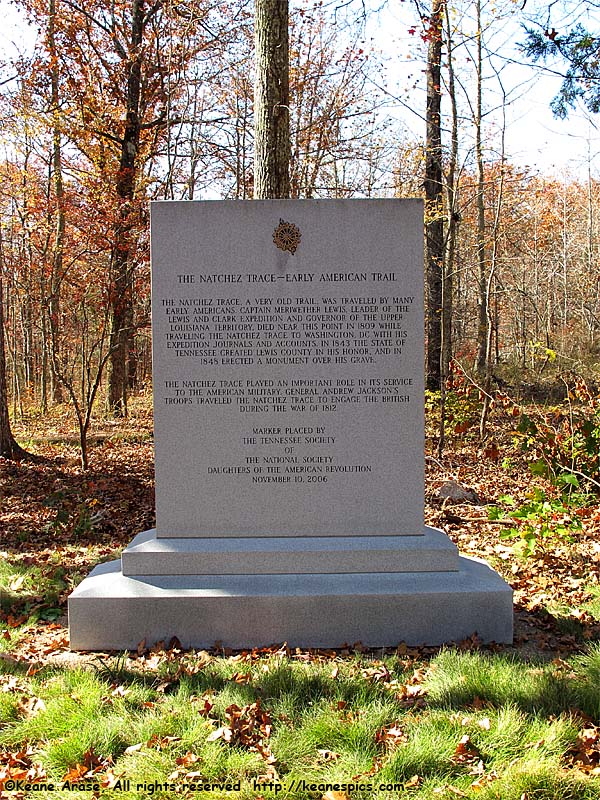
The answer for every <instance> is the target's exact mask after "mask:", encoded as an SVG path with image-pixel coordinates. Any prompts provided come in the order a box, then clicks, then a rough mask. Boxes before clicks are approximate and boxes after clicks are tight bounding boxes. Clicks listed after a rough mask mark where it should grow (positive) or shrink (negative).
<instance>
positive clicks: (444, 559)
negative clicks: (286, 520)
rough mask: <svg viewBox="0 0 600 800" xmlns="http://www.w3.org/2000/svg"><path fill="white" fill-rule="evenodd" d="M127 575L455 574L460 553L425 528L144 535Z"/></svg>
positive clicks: (128, 560) (128, 558)
mask: <svg viewBox="0 0 600 800" xmlns="http://www.w3.org/2000/svg"><path fill="white" fill-rule="evenodd" d="M121 564H122V569H123V574H124V575H127V576H129V577H133V576H138V575H263V574H278V575H281V574H288V573H293V574H302V573H305V574H310V573H353V572H363V573H364V572H452V571H456V570H458V568H459V566H458V549H457V547H456V545H455V544H454V543H453V542H451V541H450V539H449V538H448V537H447V536H446V535H445V534H444V533H442V531H439V530H436V529H435V528H430V527H427V526H425V527H424V530H423V533H422V534H419V535H416V536H298V537H295V538H287V537H258V536H252V537H238V538H225V539H217V538H215V539H208V538H199V539H184V538H181V539H171V538H157V536H156V531H155V530H154V529H153V530H149V531H145V532H144V533H140V534H139V535H138V536H136V537H135V539H134V540H133V541H132V542H131V544H130V545H129V546H128V547H127V548H126V549H125V550H124V551H123V553H122V555H121Z"/></svg>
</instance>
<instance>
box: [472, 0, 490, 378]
mask: <svg viewBox="0 0 600 800" xmlns="http://www.w3.org/2000/svg"><path fill="white" fill-rule="evenodd" d="M482 91H483V46H482V34H481V0H477V109H476V112H475V113H476V118H475V157H476V160H477V266H478V272H479V279H478V285H479V305H478V321H477V362H476V365H475V366H476V369H477V374H478V375H479V376H480V377H483V376H484V375H485V372H486V367H487V360H488V325H489V318H488V303H489V296H488V276H487V253H486V246H485V245H486V241H485V173H484V167H483V141H482V126H483V107H482Z"/></svg>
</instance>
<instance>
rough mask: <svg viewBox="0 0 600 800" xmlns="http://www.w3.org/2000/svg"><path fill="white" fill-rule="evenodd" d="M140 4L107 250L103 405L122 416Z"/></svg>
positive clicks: (136, 3)
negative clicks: (106, 356)
mask: <svg viewBox="0 0 600 800" xmlns="http://www.w3.org/2000/svg"><path fill="white" fill-rule="evenodd" d="M143 37H144V0H132V22H131V53H132V56H131V58H130V61H129V63H128V74H127V110H126V119H125V131H124V133H123V138H122V140H121V160H120V166H119V172H118V174H117V185H116V190H117V198H118V203H119V207H118V211H117V221H116V227H115V232H114V242H113V247H112V256H111V262H112V263H111V267H112V276H113V279H112V291H111V298H110V302H111V333H110V353H111V355H110V370H109V376H108V407H109V410H110V411H111V412H112V413H113V414H114V415H115V416H126V415H127V391H128V387H129V354H130V340H131V337H132V335H133V264H132V260H133V250H134V241H133V237H134V228H135V221H136V213H135V205H134V194H135V185H136V177H137V155H138V148H139V143H140V118H139V108H140V94H141V84H142V65H141V59H142V47H141V45H142V41H143Z"/></svg>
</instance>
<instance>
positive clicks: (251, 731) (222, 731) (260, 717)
mask: <svg viewBox="0 0 600 800" xmlns="http://www.w3.org/2000/svg"><path fill="white" fill-rule="evenodd" d="M225 718H226V720H227V724H226V725H220V726H219V727H218V728H217V729H216V730H214V731H213V732H212V733H211V734H209V736H208V737H207V739H206V741H207V742H215V741H217V740H218V739H222V740H223V741H224V742H226V743H227V744H231V745H237V746H238V747H245V748H246V749H248V750H251V751H253V752H256V753H258V754H259V755H260V757H261V758H262V760H263V761H264V763H265V765H266V767H267V773H266V776H265V777H267V778H268V779H269V780H273V779H274V778H276V777H277V772H276V771H275V766H274V765H275V763H276V760H277V759H276V758H275V756H274V755H273V753H272V752H271V748H270V746H269V743H268V740H269V738H270V736H271V729H272V725H271V717H270V716H269V714H268V713H267V712H266V711H264V710H263V708H262V706H261V703H260V699H258V700H256V702H254V703H250V704H249V705H247V706H244V707H243V708H240V707H239V706H238V705H236V704H235V703H233V704H232V705H230V706H228V707H227V708H226V709H225Z"/></svg>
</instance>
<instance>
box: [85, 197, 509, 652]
mask: <svg viewBox="0 0 600 800" xmlns="http://www.w3.org/2000/svg"><path fill="white" fill-rule="evenodd" d="M286 223H289V224H287V225H286ZM422 240H423V221H422V204H421V202H420V201H416V200H409V201H405V200H369V201H366V200H335V201H333V200H328V201H253V202H239V201H223V202H202V203H197V202H185V203H180V202H167V203H165V202H161V203H156V204H153V208H152V262H153V270H152V296H153V311H152V314H153V319H152V330H153V387H154V415H155V450H156V511H157V526H156V530H152V531H146V532H145V533H143V534H140V535H138V536H137V537H136V538H135V539H134V540H133V542H132V543H131V544H130V545H129V547H127V548H126V549H125V551H124V552H123V555H122V559H121V560H120V561H118V562H111V563H110V564H103V565H100V566H98V567H96V568H95V569H94V570H93V572H92V573H91V574H90V576H89V577H88V578H86V579H85V580H84V581H83V582H82V583H81V584H80V585H79V586H78V587H77V589H76V590H75V591H74V592H73V594H72V595H71V597H70V598H69V626H70V637H71V647H73V648H74V649H81V650H94V649H100V650H106V649H123V648H127V649H131V648H135V647H137V645H138V643H139V642H140V641H141V640H143V639H145V640H146V642H147V643H148V644H151V643H154V642H155V641H159V640H162V639H165V640H168V639H170V638H171V637H172V636H176V637H177V638H178V639H179V640H180V641H181V642H182V644H183V645H184V646H195V647H210V646H212V645H213V644H214V643H215V641H221V642H222V643H223V644H224V645H225V646H228V647H232V648H238V647H239V648H242V647H244V648H245V647H255V646H260V645H266V644H271V643H273V642H283V641H287V642H288V644H290V646H304V647H335V646H339V645H342V644H344V643H353V642H355V641H362V642H363V644H365V645H367V646H387V645H395V644H398V643H400V642H401V641H405V642H407V643H409V644H430V645H433V644H440V643H442V642H447V641H455V640H460V639H463V638H464V637H466V636H470V635H471V634H473V633H475V632H477V634H478V635H479V636H480V637H481V638H482V640H484V641H497V642H509V641H511V639H512V591H511V589H510V587H509V586H508V585H507V584H506V583H505V582H504V581H503V580H502V579H501V578H500V577H499V576H498V575H497V574H496V573H495V572H493V571H492V570H491V569H490V568H489V567H488V566H487V565H486V564H484V563H483V562H478V561H476V560H473V559H466V558H459V557H458V553H457V550H456V547H455V545H454V544H453V543H452V542H451V541H450V540H449V539H448V538H447V537H446V536H445V535H444V534H443V533H442V532H441V531H437V530H435V529H432V528H428V527H426V526H424V524H423V494H424V492H423V462H424V434H423V315H422V307H423V299H422V286H423V253H422ZM276 243H278V244H279V245H280V246H279V247H277V246H276ZM281 248H283V249H281ZM286 248H287V249H286Z"/></svg>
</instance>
